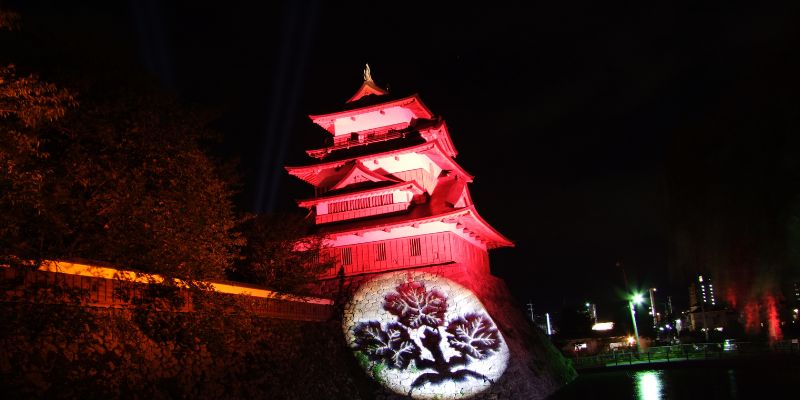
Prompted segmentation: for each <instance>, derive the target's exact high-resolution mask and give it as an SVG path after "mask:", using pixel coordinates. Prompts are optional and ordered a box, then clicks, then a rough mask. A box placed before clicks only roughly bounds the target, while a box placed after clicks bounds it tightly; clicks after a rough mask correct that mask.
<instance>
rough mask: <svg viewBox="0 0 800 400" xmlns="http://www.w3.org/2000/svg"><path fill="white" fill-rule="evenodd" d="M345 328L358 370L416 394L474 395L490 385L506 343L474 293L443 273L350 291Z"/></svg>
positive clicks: (504, 359) (402, 276)
mask: <svg viewBox="0 0 800 400" xmlns="http://www.w3.org/2000/svg"><path fill="white" fill-rule="evenodd" d="M344 316H345V318H344V321H343V328H344V333H345V336H346V338H347V342H348V344H349V346H350V347H351V348H352V349H353V351H354V353H355V354H356V357H357V358H358V359H359V360H360V361H361V364H362V367H364V369H365V371H366V372H367V373H368V374H369V375H371V376H372V377H373V378H374V379H375V380H377V381H378V382H381V383H382V384H384V385H385V386H387V387H388V388H389V389H391V390H392V391H394V392H397V393H400V394H403V395H410V396H411V397H413V398H417V399H431V398H441V399H455V398H466V397H469V396H472V395H475V394H477V393H479V392H481V391H483V390H485V389H487V388H489V386H491V385H492V384H493V383H494V382H496V381H497V380H498V379H499V378H500V376H501V375H502V374H503V372H504V371H505V369H506V364H507V363H508V356H509V351H508V346H507V345H506V343H505V340H504V339H503V336H502V334H501V333H500V331H499V330H498V329H497V326H496V325H495V323H494V321H493V320H492V318H491V317H490V316H489V314H488V313H487V312H486V309H485V308H484V307H483V305H482V304H481V302H480V301H479V300H478V298H477V297H475V295H474V294H473V293H472V292H471V291H469V290H468V289H466V288H464V287H463V286H461V285H459V284H457V283H455V282H453V281H451V280H449V279H447V278H444V277H440V276H436V275H432V274H428V273H414V272H395V273H388V274H383V275H380V276H379V277H377V278H375V279H373V280H371V281H369V282H367V283H365V284H364V285H362V286H361V287H360V288H359V290H358V291H357V292H356V293H355V294H354V295H353V297H352V300H351V301H350V302H349V303H348V304H347V306H346V308H345V312H344Z"/></svg>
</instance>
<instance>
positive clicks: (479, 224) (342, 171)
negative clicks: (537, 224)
mask: <svg viewBox="0 0 800 400" xmlns="http://www.w3.org/2000/svg"><path fill="white" fill-rule="evenodd" d="M310 118H311V120H312V121H313V122H314V123H315V124H317V125H319V126H320V127H322V128H324V129H325V130H326V131H327V132H328V134H330V137H329V138H328V140H327V144H326V146H325V147H323V148H319V149H314V150H308V151H307V153H308V155H309V156H310V157H312V158H313V159H314V162H313V163H311V164H309V165H305V166H297V167H287V168H286V169H287V170H288V172H289V173H290V174H291V175H293V176H296V177H298V178H300V179H302V180H303V181H305V182H307V183H309V184H311V185H313V186H314V190H315V197H313V198H309V199H305V200H300V201H298V203H299V205H300V206H301V207H305V208H308V209H309V210H310V211H312V212H313V214H314V218H315V219H316V224H317V226H318V230H319V233H321V234H323V235H325V236H326V237H327V239H328V243H329V244H330V245H331V248H330V249H328V251H329V252H331V254H330V255H332V256H333V259H334V260H335V266H334V267H333V268H331V269H330V270H329V271H328V272H327V273H326V274H325V275H324V276H323V278H331V277H334V276H336V275H337V274H339V273H340V272H343V273H344V275H345V276H353V275H361V274H371V273H377V272H383V271H390V270H399V269H408V268H418V267H423V266H433V265H437V266H447V265H458V266H462V267H463V266H468V267H469V268H471V269H478V270H480V271H481V272H484V273H488V271H489V269H488V268H489V262H488V255H487V250H489V249H492V248H497V247H503V246H513V244H512V243H511V241H509V240H508V239H507V238H505V237H504V236H503V235H501V234H500V233H498V232H497V231H496V230H494V229H493V228H492V227H491V226H490V225H489V224H488V223H487V222H486V221H484V220H483V219H482V218H481V217H480V216H479V215H478V213H477V211H476V210H475V205H474V204H473V203H472V198H471V197H470V194H469V189H468V186H467V184H468V183H470V182H472V178H473V177H472V175H470V174H469V173H467V172H466V171H464V169H463V168H461V167H460V166H459V165H458V164H457V163H456V162H455V160H454V158H455V157H456V154H457V152H456V149H455V147H454V146H453V142H452V141H451V139H450V134H449V132H448V129H447V125H446V124H445V122H444V120H442V119H441V117H437V116H434V114H433V113H432V112H431V111H430V110H428V108H427V107H426V106H425V105H424V104H423V103H422V101H421V100H420V98H419V96H418V95H416V94H414V95H411V96H408V97H396V96H392V95H390V94H389V93H388V92H387V91H386V90H384V89H381V88H380V87H378V86H377V85H376V84H375V82H373V80H372V77H371V76H370V72H369V67H368V66H367V69H366V70H365V71H364V83H363V84H362V85H361V87H360V88H359V89H358V91H357V92H356V93H355V95H353V96H352V97H351V98H350V99H349V100H347V102H346V105H345V106H344V107H342V109H341V110H339V111H336V112H331V113H327V114H322V115H311V116H310Z"/></svg>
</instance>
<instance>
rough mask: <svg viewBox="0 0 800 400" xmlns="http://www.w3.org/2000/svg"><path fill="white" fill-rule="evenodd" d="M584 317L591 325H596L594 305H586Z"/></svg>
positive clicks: (595, 306) (595, 308)
mask: <svg viewBox="0 0 800 400" xmlns="http://www.w3.org/2000/svg"><path fill="white" fill-rule="evenodd" d="M585 311H586V316H587V317H589V319H590V320H592V323H593V324H596V323H597V305H596V304H595V303H586V310H585Z"/></svg>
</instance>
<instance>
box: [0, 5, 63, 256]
mask: <svg viewBox="0 0 800 400" xmlns="http://www.w3.org/2000/svg"><path fill="white" fill-rule="evenodd" d="M18 25H19V15H18V14H16V13H13V12H10V11H5V10H0V30H6V31H9V30H15V29H17V27H18ZM75 105H76V101H75V98H74V96H73V94H72V93H71V92H69V91H68V90H66V89H63V88H59V87H58V86H56V85H54V84H52V83H49V82H43V81H41V80H40V79H39V78H38V77H37V76H36V75H34V74H28V75H25V76H23V77H19V76H18V75H17V72H16V68H15V66H14V65H13V64H9V65H5V66H0V210H2V213H0V238H2V240H0V263H6V264H8V263H15V262H16V261H18V260H19V257H23V258H28V259H30V258H33V257H32V256H33V254H34V253H35V251H34V250H33V249H34V248H35V247H36V244H35V243H34V242H33V241H31V240H30V237H28V236H27V232H26V230H27V229H26V228H29V227H30V225H31V224H26V221H27V220H28V218H29V217H30V216H32V215H41V214H42V213H45V212H46V210H45V205H44V203H45V202H44V199H43V198H42V190H43V187H44V185H45V178H46V176H47V175H48V173H49V171H48V169H47V168H45V167H44V165H45V163H46V160H47V158H48V156H49V154H48V153H47V152H46V151H44V150H43V149H42V146H41V145H42V141H43V137H42V136H43V135H44V134H45V133H44V129H45V127H46V126H47V124H49V123H53V122H54V121H56V120H58V119H60V118H62V117H63V116H64V115H65V113H66V112H67V110H68V109H70V108H72V107H74V106H75ZM26 225H27V226H26ZM12 256H13V257H12Z"/></svg>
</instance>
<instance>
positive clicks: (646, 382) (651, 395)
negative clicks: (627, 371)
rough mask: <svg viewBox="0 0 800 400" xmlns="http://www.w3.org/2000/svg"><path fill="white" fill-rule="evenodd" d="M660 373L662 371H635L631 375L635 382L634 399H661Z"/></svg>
mask: <svg viewBox="0 0 800 400" xmlns="http://www.w3.org/2000/svg"><path fill="white" fill-rule="evenodd" d="M661 375H662V371H655V370H648V371H637V372H636V373H635V374H634V375H633V379H634V381H635V382H636V399H637V400H661V398H662V389H663V384H662V376H661Z"/></svg>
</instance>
